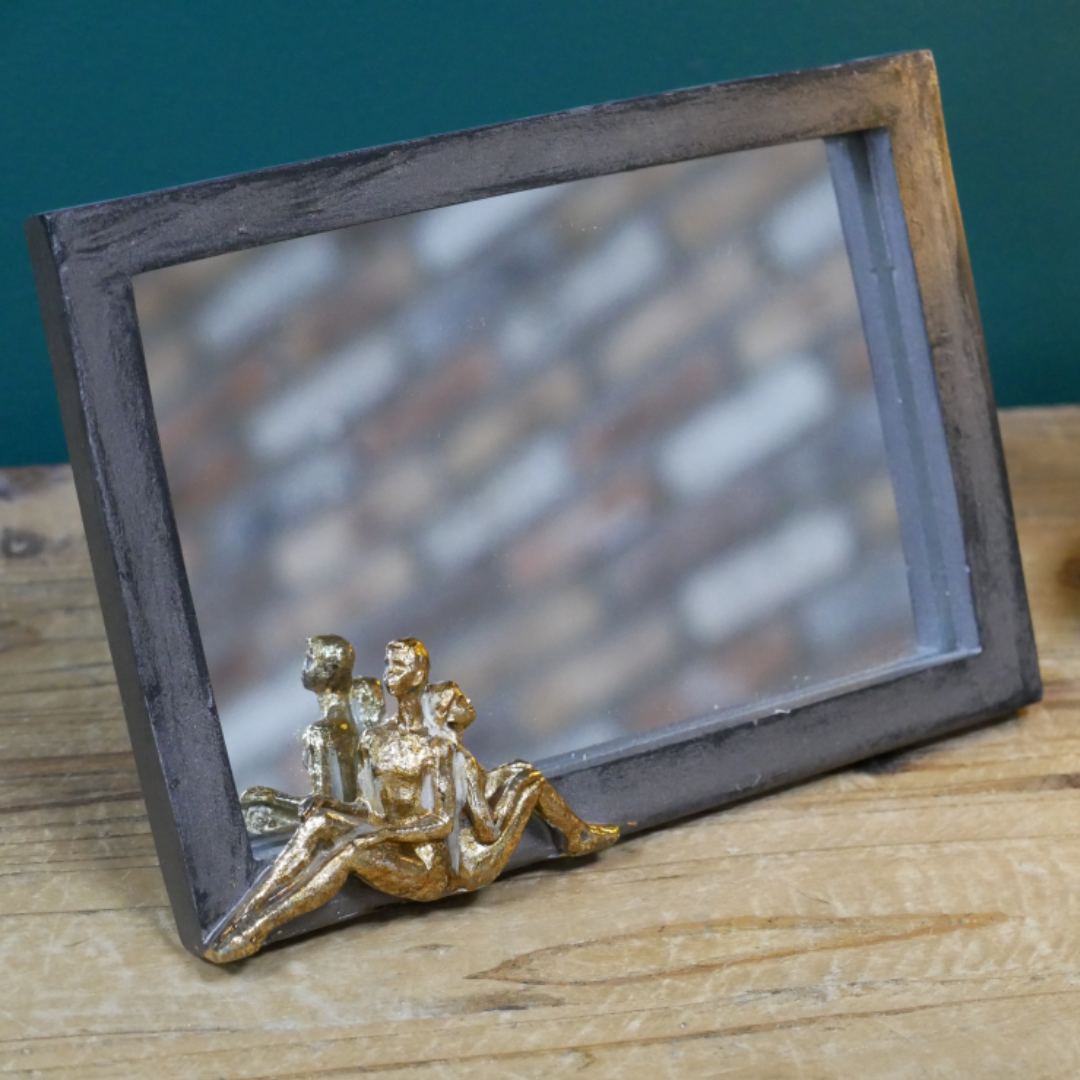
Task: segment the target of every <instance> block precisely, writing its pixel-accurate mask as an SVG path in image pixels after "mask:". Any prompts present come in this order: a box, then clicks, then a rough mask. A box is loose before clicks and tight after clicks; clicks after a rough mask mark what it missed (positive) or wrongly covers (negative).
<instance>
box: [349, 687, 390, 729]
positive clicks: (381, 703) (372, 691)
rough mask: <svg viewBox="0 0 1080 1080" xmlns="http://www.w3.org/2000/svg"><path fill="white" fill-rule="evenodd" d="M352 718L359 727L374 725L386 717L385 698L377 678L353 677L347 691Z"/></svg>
mask: <svg viewBox="0 0 1080 1080" xmlns="http://www.w3.org/2000/svg"><path fill="white" fill-rule="evenodd" d="M349 704H350V705H351V706H352V714H353V720H354V722H355V723H356V726H357V727H359V728H365V727H374V726H375V725H376V724H381V723H382V722H383V720H385V719H386V698H385V697H383V689H382V683H381V682H379V680H378V679H371V678H368V677H366V676H365V677H364V678H362V679H353V684H352V689H351V690H350V691H349Z"/></svg>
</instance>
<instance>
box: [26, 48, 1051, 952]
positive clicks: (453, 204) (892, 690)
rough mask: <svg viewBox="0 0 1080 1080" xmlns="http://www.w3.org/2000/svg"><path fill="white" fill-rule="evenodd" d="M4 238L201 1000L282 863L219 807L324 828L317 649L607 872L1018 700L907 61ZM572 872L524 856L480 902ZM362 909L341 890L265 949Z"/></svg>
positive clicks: (718, 93) (927, 152)
mask: <svg viewBox="0 0 1080 1080" xmlns="http://www.w3.org/2000/svg"><path fill="white" fill-rule="evenodd" d="M27 231H28V236H29V240H30V245H31V251H32V254H33V259H34V266H35V271H36V274H37V277H38V287H39V294H40V297H41V303H42V309H43V313H44V317H45V323H46V329H47V333H48V336H49V343H50V352H51V355H52V358H53V363H54V367H55V370H56V378H57V384H58V387H59V391H60V396H61V403H62V409H63V414H64V421H65V425H66V430H67V434H68V441H69V445H70V449H71V455H72V463H73V467H74V469H75V475H76V481H77V485H78V490H79V496H80V501H81V505H82V509H83V514H84V518H85V521H86V526H87V536H88V540H89V542H90V547H91V555H92V557H93V561H94V569H95V574H96V576H97V581H98V587H99V592H100V594H101V597H102V607H103V611H104V613H105V617H106V625H107V629H108V632H109V640H110V646H111V649H112V653H113V658H114V663H115V666H116V670H117V676H118V681H119V684H120V688H121V693H122V696H123V701H124V707H125V711H126V714H127V718H128V723H129V726H130V728H131V732H132V741H133V745H134V748H135V753H136V761H137V764H138V767H139V771H140V776H141V778H142V782H143V787H144V791H145V794H146V799H147V806H148V811H149V813H150V818H151V824H152V826H153V829H154V836H155V841H156V843H157V846H158V852H159V856H160V858H161V863H162V868H163V872H164V874H165V877H166V881H167V883H168V886H169V892H170V897H171V899H172V903H173V906H174V909H175V912H176V916H177V922H178V926H179V928H180V932H181V937H182V938H183V940H184V942H185V944H186V945H187V946H188V947H189V948H190V949H191V950H192V951H194V952H195V953H197V954H199V955H203V954H205V953H206V951H207V948H208V943H209V942H210V941H211V940H212V937H213V934H214V931H215V928H216V927H217V926H218V925H219V924H220V923H221V921H222V919H223V918H225V917H226V916H227V915H228V913H229V912H230V911H231V910H232V909H233V908H234V907H235V905H236V904H237V902H238V901H239V900H240V898H241V897H242V896H243V895H244V894H245V891H246V890H247V889H248V888H249V887H250V886H251V885H252V883H253V882H255V881H257V880H258V879H259V876H260V874H262V873H263V872H264V871H265V867H266V866H267V865H268V864H269V863H270V862H272V861H273V860H274V858H275V857H276V856H277V855H278V853H279V852H280V851H281V849H282V847H283V846H284V845H285V844H286V842H287V841H288V833H287V832H285V833H275V832H274V831H273V830H270V831H269V832H268V833H266V834H265V835H259V830H258V829H255V830H253V831H254V833H255V835H251V834H249V829H248V828H246V827H245V818H244V816H243V813H242V809H241V803H240V793H241V792H243V791H244V790H245V789H249V788H251V787H253V786H256V785H269V786H270V787H272V788H274V789H281V790H283V791H292V792H303V791H306V790H310V787H305V784H306V783H307V777H306V776H305V774H304V764H303V763H304V760H305V759H304V757H303V755H302V754H301V749H300V732H301V731H302V730H303V729H304V728H305V726H306V725H308V724H309V723H310V722H311V721H312V719H313V710H314V709H315V703H314V699H313V698H312V697H311V694H310V693H309V691H308V690H306V689H305V688H304V686H303V685H302V684H301V680H300V678H299V674H300V663H301V660H302V659H303V655H304V649H305V642H306V640H307V639H308V638H310V637H312V636H313V635H316V634H325V633H329V632H333V633H334V634H341V635H344V637H346V638H348V640H349V641H350V642H352V644H353V647H354V649H355V653H356V663H357V670H358V673H359V672H363V673H365V674H376V673H378V671H379V669H380V668H381V660H382V650H383V646H384V645H385V643H386V642H387V641H389V640H392V639H401V638H405V637H409V636H416V637H421V638H423V640H424V641H425V642H426V644H427V646H428V649H429V651H430V656H431V671H432V679H435V678H438V679H448V678H453V679H454V680H456V681H457V682H458V683H460V685H461V687H462V688H463V689H464V690H465V692H466V693H467V694H468V695H469V696H470V697H471V698H472V699H473V701H474V702H475V706H476V724H475V727H473V728H471V729H470V732H469V736H468V742H469V747H470V749H471V751H472V754H474V755H475V757H476V759H477V760H478V761H479V762H480V765H481V766H482V767H483V768H485V769H492V768H494V767H496V766H498V765H499V763H500V762H504V761H507V760H509V759H523V758H524V759H528V760H529V761H530V762H534V763H535V764H536V765H537V766H538V768H539V769H540V770H541V771H542V772H543V775H544V776H545V777H547V780H548V781H550V783H551V784H552V785H553V787H554V788H555V789H557V791H558V793H559V794H560V796H561V797H563V798H565V799H566V800H567V801H568V802H569V803H570V804H572V805H573V806H574V807H575V809H577V810H578V812H579V813H582V814H583V815H584V816H585V817H587V818H589V819H590V820H594V821H604V822H611V823H612V824H617V825H618V827H619V828H620V829H621V830H622V831H623V833H624V834H628V833H632V832H634V831H636V830H640V829H645V828H651V827H653V826H656V825H659V824H662V823H664V822H666V821H670V820H673V819H675V818H678V817H680V816H684V815H686V814H690V813H694V812H697V811H700V810H704V809H709V808H713V807H718V806H722V805H723V804H725V803H728V802H731V801H733V800H737V799H742V798H745V797H747V796H749V795H752V794H755V793H758V792H762V791H766V790H769V789H772V788H775V787H778V786H781V785H784V784H789V783H791V782H794V781H797V780H799V779H802V778H805V777H808V776H812V775H814V774H816V773H820V772H821V771H823V770H827V769H831V768H836V767H838V766H841V765H844V764H847V763H850V762H852V761H854V760H857V759H859V758H863V757H867V756H870V755H874V754H879V753H882V752H885V751H888V750H892V749H895V748H897V747H900V746H903V745H905V744H908V743H911V742H915V741H919V740H924V739H926V738H929V737H932V736H934V735H937V734H940V733H944V732H947V731H951V730H954V729H957V728H959V727H962V726H965V725H970V724H973V723H976V722H978V721H980V720H983V719H986V718H987V717H990V716H994V715H1000V714H1003V713H1005V712H1008V711H1010V710H1012V709H1014V708H1016V707H1017V706H1019V705H1022V704H1024V703H1027V702H1030V701H1032V700H1035V699H1036V698H1037V697H1038V694H1039V679H1038V670H1037V664H1036V658H1035V651H1034V644H1033V638H1032V633H1031V627H1030V621H1029V618H1028V613H1027V604H1026V598H1025V594H1024V586H1023V579H1022V574H1021V569H1020V563H1019V555H1018V551H1017V547H1016V539H1015V533H1014V529H1013V523H1012V517H1011V509H1010V505H1009V497H1008V489H1007V484H1006V478H1005V474H1004V466H1003V461H1002V456H1001V450H1000V445H999V439H998V433H997V424H996V418H995V414H994V408H993V400H992V395H991V391H990V386H989V379H988V374H987V369H986V361H985V355H984V346H983V342H982V336H981V331H980V328H979V321H978V314H977V307H976V303H975V297H974V291H973V286H972V281H971V276H970V271H969V267H968V262H967V256H966V249H965V246H964V240H963V232H962V227H961V224H960V218H959V212H958V209H957V204H956V197H955V192H954V190H953V186H952V179H951V173H950V169H949V161H948V153H947V148H946V144H945V139H944V128H943V124H942V120H941V112H940V103H939V99H938V93H937V84H936V77H935V73H934V68H933V62H932V59H931V58H930V56H929V54H926V53H912V54H905V55H902V56H894V57H886V58H882V59H877V60H869V61H860V62H857V63H854V64H848V65H843V66H840V67H835V68H827V69H822V70H819V71H811V72H801V73H795V74H790V75H782V76H771V77H767V78H763V79H753V80H747V81H743V82H738V83H729V84H720V85H715V86H708V87H702V88H698V89H694V90H688V91H679V92H675V93H670V94H663V95H659V96H657V97H653V98H647V99H641V100H637V101H630V102H621V103H616V104H613V105H602V106H596V107H593V108H589V109H582V110H575V111H572V112H567V113H561V114H556V115H553V116H547V117H539V118H535V119H531V120H525V121H520V122H515V123H512V124H505V125H499V126H496V127H491V128H485V129H479V130H475V131H467V132H460V133H455V134H451V135H445V136H438V137H435V138H430V139H424V140H419V141H417V142H413V143H405V144H401V145H397V146H391V147H385V148H381V149H378V150H372V151H361V152H358V153H354V154H346V155H341V156H339V157H334V158H328V159H324V160H321V161H316V162H310V163H306V164H301V165H293V166H286V167H283V168H279V169H272V170H267V171H264V172H258V173H251V174H247V175H243V176H238V177H232V178H228V179H225V180H217V181H210V182H207V183H202V184H194V185H189V186H187V187H183V188H178V189H174V190H171V191H165V192H158V193H154V194H150V195H144V196H135V197H132V198H127V199H121V200H117V201H114V202H110V203H102V204H98V205H95V206H89V207H81V208H76V209H72V210H64V211H59V212H56V213H52V214H44V215H41V216H39V217H36V218H34V219H31V221H29V222H28V224H27ZM340 783H341V782H340V780H339V781H338V784H339V787H340ZM251 824H252V819H251V818H250V817H249V818H248V821H247V825H248V826H251ZM558 850H559V849H558V846H557V844H556V838H555V837H554V835H553V833H552V831H551V829H550V828H548V827H547V826H545V825H544V823H543V822H541V821H537V820H536V819H535V818H534V819H533V820H532V821H531V822H530V824H529V826H528V829H527V830H526V832H525V835H524V836H523V837H522V839H521V841H520V843H519V844H518V846H517V850H516V851H515V853H514V854H513V856H512V858H511V862H510V865H511V866H513V865H523V864H526V863H528V862H530V861H535V860H537V859H542V858H547V857H551V856H552V855H554V854H557V853H558ZM389 900H390V897H388V896H386V895H384V894H383V893H380V892H378V891H376V890H374V889H371V888H368V887H366V886H364V885H363V884H361V882H360V881H358V880H356V879H355V878H354V879H350V881H349V883H348V885H347V886H346V887H345V888H343V889H341V891H340V892H338V893H337V894H336V895H335V896H334V898H333V899H332V900H330V901H329V902H327V903H325V904H322V906H320V907H318V908H317V909H316V910H314V911H311V912H310V913H307V914H304V915H301V916H300V917H299V918H295V919H291V920H290V921H289V922H288V923H287V924H286V925H284V926H281V927H280V928H279V929H276V930H275V931H274V936H277V937H280V936H288V935H289V934H293V933H298V932H301V931H303V930H307V929H311V928H312V927H315V926H320V925H325V924H327V923H329V922H334V921H339V920H342V919H346V918H351V917H353V916H355V915H357V914H360V913H362V912H364V911H367V910H371V909H372V908H373V907H376V906H378V905H379V904H380V903H386V902H389Z"/></svg>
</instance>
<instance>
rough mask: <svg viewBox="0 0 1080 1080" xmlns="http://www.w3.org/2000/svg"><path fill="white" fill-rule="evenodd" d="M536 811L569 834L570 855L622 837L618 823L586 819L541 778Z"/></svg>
mask: <svg viewBox="0 0 1080 1080" xmlns="http://www.w3.org/2000/svg"><path fill="white" fill-rule="evenodd" d="M536 813H537V814H539V815H540V817H542V818H543V819H544V820H545V821H546V822H547V823H548V824H549V825H551V826H552V827H553V828H555V829H558V830H559V832H561V833H562V834H563V836H565V837H566V854H567V855H588V854H590V853H592V852H594V851H603V850H604V848H608V847H611V845H612V844H614V843H615V841H616V840H618V839H619V827H618V825H593V824H591V823H590V822H588V821H583V820H582V819H581V818H579V817H578V816H577V814H575V813H574V811H573V810H571V809H570V807H569V806H568V805H567V803H566V800H565V799H564V798H563V797H562V796H561V795H560V794H559V793H558V792H557V791H556V790H555V789H554V788H553V787H552V786H551V785H550V784H549V783H548V782H547V781H546V780H543V779H542V778H541V783H540V788H539V791H538V793H537V800H536Z"/></svg>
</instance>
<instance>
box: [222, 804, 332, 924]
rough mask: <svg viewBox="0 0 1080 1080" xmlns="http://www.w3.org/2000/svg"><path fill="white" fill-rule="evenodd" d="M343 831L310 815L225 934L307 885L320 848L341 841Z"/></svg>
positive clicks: (239, 908)
mask: <svg viewBox="0 0 1080 1080" xmlns="http://www.w3.org/2000/svg"><path fill="white" fill-rule="evenodd" d="M342 832H343V827H342V825H341V823H340V822H337V821H334V820H333V819H331V818H329V817H327V816H326V815H325V814H320V813H314V814H311V815H309V816H308V817H307V818H306V819H305V820H304V821H303V822H302V823H301V825H300V828H298V829H297V830H296V832H294V833H293V835H292V837H291V838H290V840H289V843H288V844H287V845H286V847H285V850H284V851H282V852H281V854H280V855H278V857H277V858H276V859H275V860H274V862H273V865H272V866H271V867H270V871H269V873H267V874H266V876H265V877H263V878H262V880H260V881H259V883H258V884H257V885H256V886H255V888H254V889H252V890H251V892H249V893H248V894H247V895H246V896H245V897H244V898H243V900H241V901H240V903H239V904H238V905H237V906H236V908H235V910H234V911H233V913H232V915H231V916H230V917H229V920H228V922H227V923H226V925H225V927H224V928H223V932H228V931H229V930H231V929H233V928H235V927H236V926H237V925H239V924H240V923H241V922H243V921H244V920H245V919H247V918H248V917H249V916H250V915H251V913H252V912H254V911H257V910H258V909H260V908H262V907H264V906H265V905H266V904H267V903H268V902H269V901H270V900H271V899H272V898H274V897H275V896H277V894H278V893H284V892H289V891H291V890H292V889H294V888H296V887H297V886H299V885H300V884H302V883H303V881H304V873H303V872H304V871H305V870H308V871H309V872H311V871H313V870H314V869H316V868H315V866H314V863H315V859H316V857H317V855H318V854H319V850H320V848H322V847H323V846H325V845H326V844H329V843H332V842H333V841H334V840H337V839H340V837H341V836H342Z"/></svg>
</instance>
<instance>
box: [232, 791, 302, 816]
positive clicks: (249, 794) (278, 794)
mask: <svg viewBox="0 0 1080 1080" xmlns="http://www.w3.org/2000/svg"><path fill="white" fill-rule="evenodd" d="M303 801H304V800H303V797H302V796H300V795H286V794H285V792H284V791H278V790H277V788H272V787H249V788H247V789H245V791H244V793H243V794H242V795H241V796H240V805H241V806H242V807H243V808H244V809H247V808H248V807H251V806H269V807H271V808H272V809H275V810H291V811H292V812H293V813H299V811H300V804H301V803H302V802H303Z"/></svg>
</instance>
